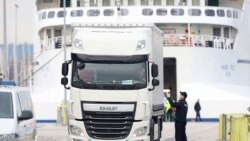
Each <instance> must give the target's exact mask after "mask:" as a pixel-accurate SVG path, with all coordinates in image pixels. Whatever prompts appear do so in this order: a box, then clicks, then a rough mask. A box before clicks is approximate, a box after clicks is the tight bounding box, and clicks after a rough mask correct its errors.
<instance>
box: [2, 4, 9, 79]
mask: <svg viewBox="0 0 250 141" xmlns="http://www.w3.org/2000/svg"><path fill="white" fill-rule="evenodd" d="M3 41H4V47H3V52H2V53H3V63H2V66H3V77H4V78H3V79H4V80H9V76H8V69H9V68H8V58H7V57H8V55H7V54H8V45H7V23H6V0H3Z"/></svg>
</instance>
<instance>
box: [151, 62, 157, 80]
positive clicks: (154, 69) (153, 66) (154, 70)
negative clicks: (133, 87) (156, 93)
mask: <svg viewBox="0 0 250 141" xmlns="http://www.w3.org/2000/svg"><path fill="white" fill-rule="evenodd" d="M158 72H159V69H158V65H157V64H152V67H151V73H152V77H158Z"/></svg>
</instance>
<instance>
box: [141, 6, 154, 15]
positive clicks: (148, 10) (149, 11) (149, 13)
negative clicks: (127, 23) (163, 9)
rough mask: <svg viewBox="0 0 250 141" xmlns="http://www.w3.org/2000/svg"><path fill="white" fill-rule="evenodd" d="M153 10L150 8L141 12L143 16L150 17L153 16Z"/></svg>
mask: <svg viewBox="0 0 250 141" xmlns="http://www.w3.org/2000/svg"><path fill="white" fill-rule="evenodd" d="M153 13H154V12H153V10H152V9H150V8H145V9H143V10H142V15H144V16H152V15H153Z"/></svg>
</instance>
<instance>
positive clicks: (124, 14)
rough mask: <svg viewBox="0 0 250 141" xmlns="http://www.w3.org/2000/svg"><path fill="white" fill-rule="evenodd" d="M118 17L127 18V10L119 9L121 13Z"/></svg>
mask: <svg viewBox="0 0 250 141" xmlns="http://www.w3.org/2000/svg"><path fill="white" fill-rule="evenodd" d="M120 15H122V16H127V15H128V9H124V8H122V9H121V12H120Z"/></svg>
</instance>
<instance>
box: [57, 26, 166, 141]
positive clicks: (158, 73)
mask: <svg viewBox="0 0 250 141" xmlns="http://www.w3.org/2000/svg"><path fill="white" fill-rule="evenodd" d="M72 27H73V32H72V51H71V60H69V61H66V62H65V63H63V65H62V75H63V76H64V77H63V78H62V79H61V84H62V85H64V87H65V88H67V89H69V87H68V86H67V84H68V78H67V77H66V76H67V75H68V73H69V74H70V82H71V83H70V102H69V125H68V127H69V140H70V141H97V140H122V141H153V140H160V138H161V131H162V115H163V109H164V106H163V84H164V83H163V48H162V33H161V31H160V30H159V29H158V28H157V27H156V26H155V25H153V24H152V25H151V24H147V25H146V24H75V25H72ZM69 68H70V69H69Z"/></svg>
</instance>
